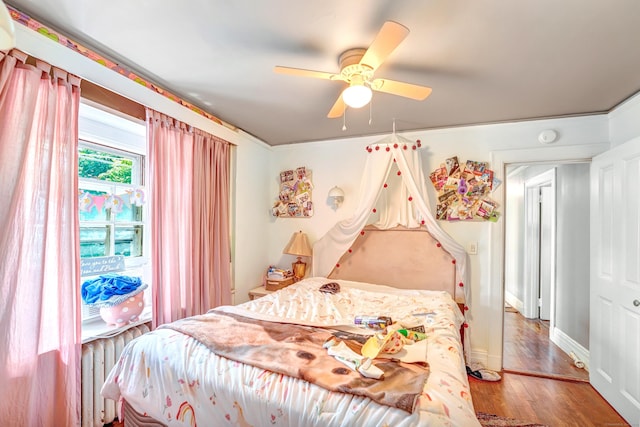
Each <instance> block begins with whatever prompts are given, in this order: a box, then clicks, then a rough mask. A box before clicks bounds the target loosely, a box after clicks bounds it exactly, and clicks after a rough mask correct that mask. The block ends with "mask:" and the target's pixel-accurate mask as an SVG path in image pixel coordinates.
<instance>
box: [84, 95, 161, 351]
mask: <svg viewBox="0 0 640 427" xmlns="http://www.w3.org/2000/svg"><path fill="white" fill-rule="evenodd" d="M78 132H79V141H78V193H79V194H78V197H79V198H78V208H79V212H78V217H79V226H80V257H81V259H82V260H87V259H91V258H94V259H95V258H98V257H117V260H118V261H117V263H115V264H117V265H118V266H120V265H123V268H122V270H120V271H119V274H123V275H127V276H134V277H141V278H142V281H143V282H144V283H147V284H150V259H149V248H150V245H149V236H148V234H149V213H148V205H147V202H148V196H147V192H146V187H145V184H146V182H147V176H146V173H145V172H146V168H145V159H146V136H145V135H146V128H145V125H144V123H142V122H139V121H137V120H136V119H131V118H126V117H122V116H121V115H118V114H117V113H111V112H109V111H107V110H106V109H103V108H96V107H94V106H92V105H89V104H87V103H86V102H83V103H81V104H80V113H79V123H78ZM105 259H107V258H105ZM96 261H102V260H96ZM115 264H114V265H115ZM81 274H82V273H81ZM99 274H100V273H95V272H94V273H92V275H89V274H86V273H85V275H83V276H82V277H81V284H82V283H84V281H86V280H88V279H91V278H95V277H97V276H98V275H99ZM150 288H151V286H149V287H147V289H146V290H145V305H146V306H147V307H146V309H145V312H146V313H150V303H149V302H150V301H151V297H150V294H151V289H150ZM144 314H145V313H143V315H144ZM96 319H97V320H98V321H97V322H93V320H96ZM82 320H83V340H84V339H85V338H87V337H89V336H91V335H94V334H96V333H100V332H103V330H102V329H98V330H97V331H96V329H95V326H94V325H91V324H92V323H97V324H98V325H100V328H103V327H104V326H105V323H104V322H103V321H102V319H100V309H99V308H96V307H93V306H89V305H85V304H84V303H83V304H82Z"/></svg>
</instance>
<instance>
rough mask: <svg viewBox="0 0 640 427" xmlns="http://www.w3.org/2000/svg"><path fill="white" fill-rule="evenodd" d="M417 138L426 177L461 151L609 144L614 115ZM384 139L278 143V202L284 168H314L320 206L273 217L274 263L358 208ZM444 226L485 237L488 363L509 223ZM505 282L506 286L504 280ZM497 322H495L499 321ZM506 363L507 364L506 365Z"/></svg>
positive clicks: (478, 296)
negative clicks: (335, 195)
mask: <svg viewBox="0 0 640 427" xmlns="http://www.w3.org/2000/svg"><path fill="white" fill-rule="evenodd" d="M544 129H555V130H556V131H558V134H559V139H558V141H557V142H556V143H555V144H554V145H553V148H552V147H551V146H543V145H541V144H540V143H539V142H538V140H537V137H538V134H539V133H540V131H542V130H544ZM402 135H403V136H405V137H406V138H408V139H409V140H416V139H420V140H421V141H422V145H423V148H422V161H423V167H424V171H425V175H427V176H428V174H429V173H430V172H431V171H432V170H433V169H434V168H435V167H436V166H438V165H439V164H440V163H441V162H443V161H444V159H446V158H447V157H451V156H454V155H457V156H458V158H459V160H460V161H462V162H464V161H466V160H478V161H490V160H491V153H492V152H495V151H500V150H512V149H523V150H524V149H529V150H530V149H536V150H551V151H553V149H557V147H562V146H566V147H570V146H575V145H590V144H593V145H598V146H599V144H601V143H603V142H607V139H608V129H607V120H606V116H602V115H600V116H591V117H579V118H569V119H556V120H543V121H527V122H520V123H506V124H496V125H484V126H469V127H460V128H452V129H439V130H430V131H420V132H409V133H403V134H402ZM379 139H381V137H360V138H351V139H347V140H332V141H323V142H312V143H301V144H293V145H289V146H280V147H274V149H273V152H274V159H273V162H272V168H271V171H270V178H269V179H270V182H271V187H270V191H271V201H272V202H273V201H275V200H276V197H277V194H278V193H277V189H278V185H277V184H278V183H277V177H278V175H279V173H280V171H281V170H285V169H291V168H296V167H298V166H306V167H308V168H309V169H311V170H312V172H313V183H314V194H313V199H314V203H315V207H316V211H315V214H314V216H313V217H312V218H305V219H288V218H277V219H275V218H272V219H271V221H270V224H269V232H268V234H269V251H268V253H269V262H270V263H275V264H278V265H282V266H286V265H287V263H289V262H291V261H292V259H291V258H292V257H289V256H286V255H282V249H283V248H284V245H285V244H286V242H287V241H288V239H289V238H290V237H291V234H292V233H293V232H294V231H296V230H303V231H304V232H306V233H307V234H308V235H309V238H310V240H311V242H312V243H313V242H315V241H316V240H317V239H318V238H319V237H321V236H322V235H323V234H324V233H325V232H326V231H327V230H328V229H329V228H330V227H331V226H332V225H333V224H334V223H335V222H336V221H339V220H341V219H345V218H348V217H349V216H350V214H351V213H352V212H353V211H354V209H355V206H356V203H357V198H358V191H359V188H360V178H361V173H362V169H363V165H364V163H365V160H366V156H367V155H369V154H368V153H367V152H366V151H365V146H366V145H367V144H369V143H372V142H375V141H377V140H379ZM495 172H496V176H497V177H498V178H499V179H501V180H502V181H503V182H504V171H503V170H496V171H495ZM334 185H338V186H340V187H342V188H343V189H344V190H345V202H344V204H343V206H342V207H341V208H340V209H338V210H337V211H335V212H334V211H333V210H331V209H330V208H329V207H328V206H327V205H326V204H325V199H326V195H327V193H328V191H329V189H330V188H331V187H333V186H334ZM429 187H430V190H431V192H430V194H429V199H430V206H431V208H434V207H435V202H434V201H435V192H434V191H433V189H432V187H431V185H430V184H429ZM502 209H503V207H501V208H500V211H502ZM441 224H442V227H443V229H445V231H447V232H448V233H449V234H450V235H451V236H452V237H453V238H455V239H456V240H457V241H458V242H459V243H461V244H462V245H464V246H465V247H466V246H467V244H468V243H469V242H478V255H475V256H473V255H472V256H470V259H471V265H470V269H471V284H470V285H471V291H472V301H471V304H472V313H471V322H470V323H471V330H472V338H471V348H472V357H474V358H476V359H478V360H480V361H483V362H485V363H487V360H488V359H489V356H490V335H491V333H493V331H492V332H491V333H490V327H489V324H493V323H494V322H495V317H496V316H499V323H500V324H501V320H502V310H501V307H500V306H498V307H495V305H496V304H493V306H492V304H491V303H490V301H491V298H490V296H491V292H492V288H491V275H490V271H489V270H490V265H491V263H492V256H491V253H490V251H489V241H490V232H491V228H492V227H502V226H503V220H500V221H499V222H498V223H496V224H493V223H466V222H457V223H446V222H442V223H441ZM498 286H501V284H500V285H498ZM492 319H493V322H492ZM497 333H498V334H500V336H499V337H498V339H499V341H500V343H501V341H502V336H501V326H500V329H498V332H497ZM499 351H500V353H499V354H494V355H491V356H492V357H493V359H494V360H500V361H501V344H500V350H499ZM498 368H499V367H498Z"/></svg>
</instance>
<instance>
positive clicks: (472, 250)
mask: <svg viewBox="0 0 640 427" xmlns="http://www.w3.org/2000/svg"><path fill="white" fill-rule="evenodd" d="M467 252H469V255H477V254H478V242H469V243H468V244H467Z"/></svg>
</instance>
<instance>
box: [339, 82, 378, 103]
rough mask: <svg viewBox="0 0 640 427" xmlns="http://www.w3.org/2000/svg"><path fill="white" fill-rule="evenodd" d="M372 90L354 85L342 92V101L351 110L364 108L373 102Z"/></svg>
mask: <svg viewBox="0 0 640 427" xmlns="http://www.w3.org/2000/svg"><path fill="white" fill-rule="evenodd" d="M371 96H372V92H371V88H370V87H368V86H365V85H364V84H352V85H351V86H349V87H348V88H346V89H345V90H344V91H343V92H342V100H343V101H344V103H345V104H347V105H348V106H349V107H351V108H361V107H364V106H365V105H367V104H368V103H369V101H371Z"/></svg>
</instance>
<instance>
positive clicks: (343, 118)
mask: <svg viewBox="0 0 640 427" xmlns="http://www.w3.org/2000/svg"><path fill="white" fill-rule="evenodd" d="M345 130H347V109H346V108H345V109H344V112H343V113H342V131H343V132H344V131H345Z"/></svg>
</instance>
